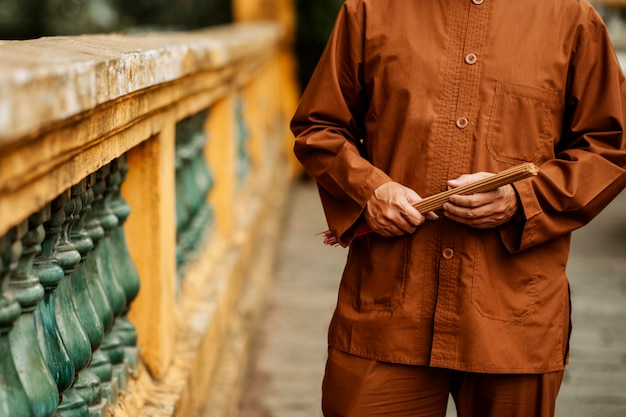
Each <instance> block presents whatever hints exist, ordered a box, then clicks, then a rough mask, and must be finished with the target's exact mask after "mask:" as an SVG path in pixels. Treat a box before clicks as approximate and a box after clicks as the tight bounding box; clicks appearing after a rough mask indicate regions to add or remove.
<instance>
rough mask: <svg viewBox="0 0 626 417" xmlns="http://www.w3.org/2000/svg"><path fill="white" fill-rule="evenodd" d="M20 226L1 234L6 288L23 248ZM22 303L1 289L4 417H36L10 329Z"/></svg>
mask: <svg viewBox="0 0 626 417" xmlns="http://www.w3.org/2000/svg"><path fill="white" fill-rule="evenodd" d="M18 236H19V233H18V230H17V229H15V228H14V229H12V230H11V231H10V232H8V233H7V234H6V235H4V236H2V237H0V288H5V287H6V285H5V282H6V281H7V279H8V277H9V275H10V274H11V272H12V271H13V270H14V269H15V267H16V265H17V259H18V257H19V256H20V253H21V251H22V246H21V242H20V240H19V238H18ZM20 313H21V308H20V305H19V303H18V302H17V301H16V300H15V298H14V297H13V294H11V293H9V292H4V291H2V292H0V416H7V417H9V416H10V417H32V416H33V414H32V411H31V408H30V406H29V400H28V397H27V396H26V392H25V391H24V388H23V386H22V383H21V381H20V377H19V375H18V373H17V370H16V369H15V363H14V362H13V357H12V356H11V346H10V344H9V332H10V331H11V328H12V327H13V323H14V322H15V320H17V318H18V317H19V316H20Z"/></svg>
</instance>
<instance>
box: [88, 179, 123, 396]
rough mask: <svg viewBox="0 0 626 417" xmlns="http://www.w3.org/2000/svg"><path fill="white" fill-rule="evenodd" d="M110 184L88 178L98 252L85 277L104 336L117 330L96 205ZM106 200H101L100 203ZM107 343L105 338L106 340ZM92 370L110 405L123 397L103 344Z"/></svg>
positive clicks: (91, 257)
mask: <svg viewBox="0 0 626 417" xmlns="http://www.w3.org/2000/svg"><path fill="white" fill-rule="evenodd" d="M105 188H106V184H105V183H104V179H103V178H99V176H98V175H96V174H95V173H94V174H91V175H89V176H88V177H87V192H86V199H85V201H84V209H85V216H84V226H85V231H86V232H87V235H88V236H89V237H90V238H91V240H92V241H93V244H94V248H93V250H92V251H91V253H90V254H89V256H88V257H87V259H86V260H85V262H84V265H83V269H84V271H83V273H84V277H85V281H86V283H87V287H88V288H89V294H90V295H91V300H92V302H93V304H94V306H95V308H96V311H97V312H98V317H100V321H101V322H102V326H103V329H104V332H105V333H107V332H109V331H110V330H111V328H112V327H113V310H112V309H111V305H110V303H109V300H108V298H107V295H106V291H105V290H104V284H103V283H102V278H101V277H100V271H99V269H98V268H99V266H98V263H99V261H98V257H99V255H98V253H99V251H100V249H99V247H100V242H101V241H102V239H103V238H104V229H103V228H102V226H101V225H100V220H99V219H98V217H97V216H96V214H95V211H94V210H93V202H94V201H95V200H96V191H97V192H98V193H99V194H102V192H103V191H104V190H105ZM101 198H102V197H101V196H100V197H99V199H101ZM102 341H104V335H103V337H102ZM89 369H90V370H92V371H93V372H94V373H95V374H96V375H97V376H98V378H99V379H100V382H101V386H102V391H103V395H104V397H105V398H106V399H107V402H108V403H109V404H110V403H112V402H113V399H115V398H117V396H118V395H119V382H118V380H117V379H116V378H114V377H113V366H112V365H111V361H110V360H109V358H108V357H107V356H106V355H105V354H104V353H103V352H102V344H100V348H98V349H96V350H95V351H94V352H93V357H92V360H91V364H90V366H89Z"/></svg>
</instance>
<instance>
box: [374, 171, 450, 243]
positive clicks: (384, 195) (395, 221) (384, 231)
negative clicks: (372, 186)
mask: <svg viewBox="0 0 626 417" xmlns="http://www.w3.org/2000/svg"><path fill="white" fill-rule="evenodd" d="M421 199H422V198H421V197H420V196H419V194H417V193H416V192H415V191H413V190H412V189H410V188H408V187H405V186H404V185H402V184H399V183H397V182H394V181H390V182H386V183H384V184H382V185H381V186H379V187H378V188H377V189H376V190H374V194H372V196H371V197H370V199H369V200H368V202H367V204H366V206H365V211H364V215H365V221H366V222H367V224H368V225H369V227H370V228H371V229H372V230H373V231H374V232H376V233H378V234H379V235H381V236H386V237H392V236H401V235H404V234H407V233H413V232H414V231H415V229H417V227H418V226H420V225H421V224H422V223H424V221H426V219H428V220H437V219H438V216H437V215H436V214H435V213H434V212H430V213H427V214H426V215H422V214H421V213H420V212H419V211H417V210H416V209H415V207H413V206H412V205H411V203H414V202H417V201H419V200H421Z"/></svg>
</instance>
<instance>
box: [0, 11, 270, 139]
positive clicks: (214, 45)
mask: <svg viewBox="0 0 626 417" xmlns="http://www.w3.org/2000/svg"><path fill="white" fill-rule="evenodd" d="M281 37H282V32H281V28H280V26H279V25H277V24H276V23H272V22H252V23H235V24H230V25H224V26H218V27H212V28H208V29H204V30H200V31H193V32H158V33H141V34H129V35H121V34H109V35H83V36H74V37H46V38H40V39H35V40H26V41H0V57H1V59H0V148H2V147H3V146H4V145H7V144H9V143H10V142H12V141H14V140H16V139H19V138H20V137H23V136H26V135H29V134H31V133H33V132H37V131H38V130H40V129H41V128H42V127H45V126H47V125H50V124H51V123H54V122H57V121H60V120H63V119H67V118H70V117H72V116H75V115H77V114H79V113H81V112H83V111H86V110H90V109H92V108H94V107H95V106H97V105H99V104H102V103H105V102H107V101H111V100H115V99H117V98H120V97H122V96H125V95H127V94H130V93H133V92H135V91H138V90H142V89H145V88H148V87H152V86H155V85H158V84H161V83H167V82H170V81H174V80H176V79H179V78H182V77H184V76H187V75H190V74H194V73H197V72H201V71H210V70H212V69H218V68H222V67H225V66H231V65H236V64H237V63H238V62H241V61H245V60H246V58H248V57H254V56H257V55H261V54H264V53H266V52H267V51H268V50H270V49H272V48H274V47H275V46H276V45H277V44H278V43H279V42H280V40H281Z"/></svg>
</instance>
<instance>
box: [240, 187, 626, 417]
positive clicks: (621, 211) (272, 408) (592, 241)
mask: <svg viewBox="0 0 626 417" xmlns="http://www.w3.org/2000/svg"><path fill="white" fill-rule="evenodd" d="M324 228H325V223H324V218H323V213H322V209H321V206H320V204H319V199H318V196H317V192H316V190H315V188H314V186H313V184H312V183H310V182H306V181H305V182H301V183H299V184H297V185H296V186H295V187H294V190H293V195H292V204H291V207H290V211H289V217H288V219H287V224H286V227H285V231H284V233H285V235H284V238H283V242H282V245H283V246H282V249H281V250H280V255H279V259H278V264H277V269H276V276H275V279H274V283H273V288H272V289H271V291H270V294H271V295H270V298H269V300H268V308H267V311H266V317H265V318H264V320H263V323H264V326H263V328H262V329H261V332H260V335H259V337H258V339H257V341H256V344H255V346H256V349H255V353H254V360H253V365H254V366H253V369H252V370H251V373H250V375H249V377H248V388H247V390H246V394H245V397H244V401H243V405H242V408H241V414H240V417H320V416H321V415H322V414H321V411H320V407H319V403H320V383H321V379H322V375H323V369H324V363H325V360H326V329H327V326H328V322H329V320H330V316H331V314H332V311H333V308H334V304H335V300H336V292H337V286H338V280H339V276H340V274H341V269H342V267H343V262H344V259H345V256H346V253H347V252H346V251H345V250H343V249H340V248H332V247H327V246H324V245H323V244H322V243H321V237H319V236H315V234H316V233H317V232H319V231H321V230H323V229H324ZM568 275H569V277H570V280H571V287H572V299H573V304H574V307H573V313H572V314H573V322H574V331H573V335H572V351H571V361H570V366H568V368H567V371H566V375H565V381H564V385H563V387H562V389H561V393H560V396H559V401H558V405H557V417H624V416H626V193H623V194H622V195H620V197H618V199H616V200H615V201H614V202H613V203H612V204H611V205H610V206H609V207H608V208H607V209H606V210H605V211H604V212H603V213H602V214H601V215H600V216H599V217H598V218H596V219H595V220H594V221H593V222H591V224H589V225H588V226H587V227H585V228H583V229H581V230H579V231H577V232H575V234H574V238H573V247H572V255H571V258H570V263H569V267H568ZM453 408H454V407H453V406H452V405H451V406H450V407H448V409H449V410H448V417H453V416H455V415H456V413H455V412H454V409H453ZM390 417H393V416H390Z"/></svg>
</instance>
